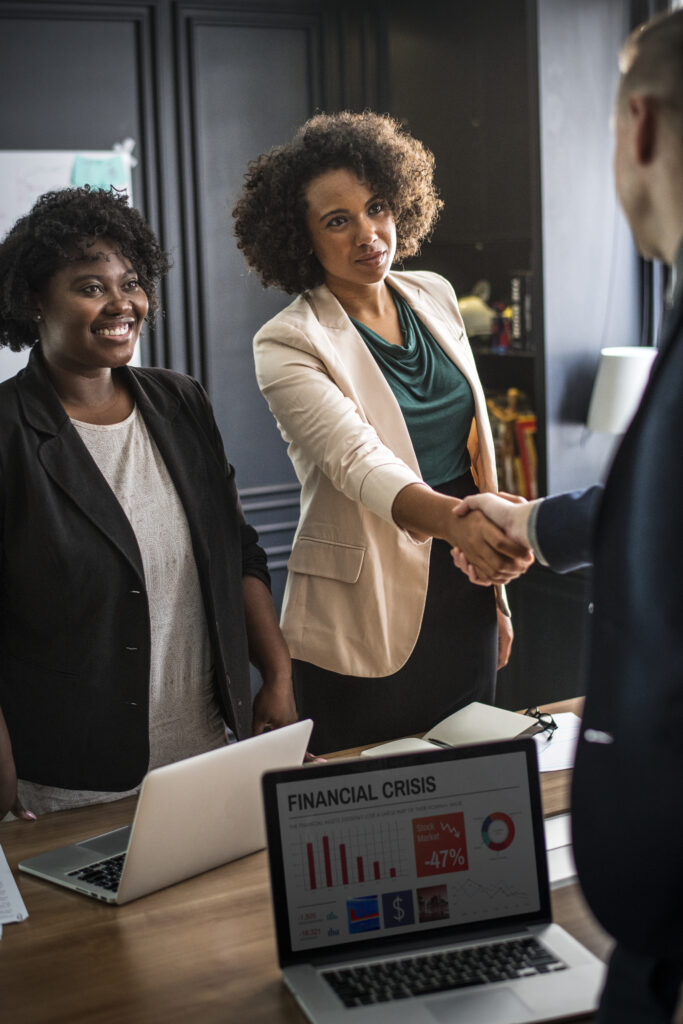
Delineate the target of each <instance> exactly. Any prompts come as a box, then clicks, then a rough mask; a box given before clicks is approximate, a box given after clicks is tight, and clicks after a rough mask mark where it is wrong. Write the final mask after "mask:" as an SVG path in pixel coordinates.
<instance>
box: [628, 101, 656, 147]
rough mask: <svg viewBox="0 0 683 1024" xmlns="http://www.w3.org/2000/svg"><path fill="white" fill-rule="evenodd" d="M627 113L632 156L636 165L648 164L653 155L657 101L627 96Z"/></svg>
mask: <svg viewBox="0 0 683 1024" xmlns="http://www.w3.org/2000/svg"><path fill="white" fill-rule="evenodd" d="M628 111H629V115H630V118H631V127H632V129H633V136H632V137H633V143H634V150H635V151H634V156H635V157H636V159H637V161H638V163H640V164H649V163H651V161H652V160H653V158H654V155H655V140H656V137H657V123H658V111H657V101H656V100H654V99H651V98H650V97H648V96H629V98H628Z"/></svg>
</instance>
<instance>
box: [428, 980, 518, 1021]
mask: <svg viewBox="0 0 683 1024" xmlns="http://www.w3.org/2000/svg"><path fill="white" fill-rule="evenodd" d="M424 1006H425V1009H428V1010H429V1012H430V1013H431V1014H432V1016H433V1017H434V1019H435V1020H438V1021H439V1024H453V1022H454V1021H467V1024H491V1021H492V1020H495V1021H496V1024H509V1022H510V1024H511V1022H513V1021H521V1020H528V1019H529V1007H528V1006H526V1005H525V1004H524V1003H523V1002H522V1001H521V999H518V998H517V996H516V995H514V994H513V993H512V992H511V991H510V989H509V988H498V989H494V990H493V991H491V992H486V991H485V990H484V991H479V992H468V993H463V994H462V995H461V996H454V997H452V998H451V999H440V1000H439V1001H438V1002H434V1003H429V1002H427V1003H425V1004H424ZM520 1011H521V1015H520Z"/></svg>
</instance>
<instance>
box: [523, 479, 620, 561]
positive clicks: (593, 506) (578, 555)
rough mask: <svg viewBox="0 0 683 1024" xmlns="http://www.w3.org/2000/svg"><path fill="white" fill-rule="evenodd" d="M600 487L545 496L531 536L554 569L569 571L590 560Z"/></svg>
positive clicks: (598, 485) (591, 558)
mask: <svg viewBox="0 0 683 1024" xmlns="http://www.w3.org/2000/svg"><path fill="white" fill-rule="evenodd" d="M602 494H603V487H602V486H601V485H600V484H596V485H595V486H594V487H589V488H588V489H587V490H585V491H571V492H567V493H566V494H556V495H553V496H552V497H550V498H545V499H544V500H543V501H541V502H539V504H538V512H537V514H536V517H535V522H534V526H533V527H532V531H531V532H532V534H535V535H532V536H530V540H531V541H532V543H533V545H534V547H535V548H536V549H537V550H538V551H539V553H540V555H541V556H542V560H543V561H545V562H546V564H547V565H549V566H550V568H551V569H554V570H555V572H570V571H571V570H572V569H579V568H581V566H584V565H592V564H593V545H594V536H595V526H596V523H597V518H598V511H599V509H600V503H601V501H602Z"/></svg>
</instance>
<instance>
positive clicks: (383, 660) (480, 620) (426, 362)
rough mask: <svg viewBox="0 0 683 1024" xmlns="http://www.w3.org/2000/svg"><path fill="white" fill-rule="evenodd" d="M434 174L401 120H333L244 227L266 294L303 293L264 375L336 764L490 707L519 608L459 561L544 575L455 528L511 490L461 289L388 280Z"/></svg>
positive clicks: (262, 196) (323, 734)
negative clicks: (471, 504) (497, 452)
mask: <svg viewBox="0 0 683 1024" xmlns="http://www.w3.org/2000/svg"><path fill="white" fill-rule="evenodd" d="M433 165H434V160H433V157H432V155H431V153H430V152H429V151H428V150H427V149H426V148H425V147H424V146H423V145H422V144H421V143H420V142H418V141H417V140H416V139H414V138H412V137H411V136H410V135H409V134H408V133H407V132H406V131H404V130H403V128H402V127H401V126H400V125H399V124H398V123H397V122H395V121H394V120H392V119H391V118H390V117H386V116H380V115H377V114H372V113H365V114H352V113H348V112H343V113H340V114H331V115H328V114H319V115H317V116H316V117H314V118H312V119H311V120H310V121H308V122H306V124H304V125H303V126H302V127H301V128H300V129H299V131H298V132H297V134H296V136H295V138H294V139H293V140H292V141H291V142H290V143H288V144H287V145H285V146H280V147H277V148H276V149H273V150H271V151H270V152H268V153H264V154H262V155H261V156H260V157H258V158H257V159H256V160H255V161H253V163H252V164H251V165H250V167H249V170H248V173H247V176H246V182H245V186H244V189H243V191H242V194H241V196H240V198H239V201H238V203H237V205H236V207H235V210H234V215H235V233H236V235H237V244H238V246H239V248H240V249H241V250H242V251H243V253H244V255H245V257H246V259H247V262H248V263H249V265H250V266H251V267H252V268H253V269H255V270H256V271H257V272H258V274H259V276H260V278H261V280H262V282H263V284H264V285H273V284H274V285H277V286H278V287H280V288H282V289H283V290H284V291H286V292H289V293H294V292H298V293H299V297H298V298H297V299H295V300H294V302H292V304H291V305H290V306H288V307H287V309H285V310H283V311H282V313H280V314H278V316H276V317H275V318H274V319H273V320H271V321H270V322H269V323H267V324H266V325H265V326H264V327H263V328H262V329H261V330H260V331H259V332H258V334H257V335H256V338H255V339H254V356H255V360H256V375H257V379H258V383H259V386H260V388H261V391H262V393H263V395H264V396H265V398H266V399H267V401H268V404H269V406H270V408H271V411H272V413H273V415H274V416H275V418H276V420H277V423H278V426H279V428H280V431H281V433H282V436H283V437H284V439H285V440H286V442H287V444H288V446H289V447H288V452H289V455H290V458H291V460H292V463H293V465H294V468H295V470H296V473H297V476H298V477H299V480H300V481H301V516H300V520H299V525H298V528H297V532H296V535H295V538H294V545H293V549H292V555H291V558H290V560H289V566H288V568H289V575H288V580H287V587H286V590H285V597H284V605H283V612H282V625H283V631H284V633H285V636H286V638H287V641H288V643H289V646H290V650H291V652H292V655H293V657H294V659H295V660H294V685H295V693H296V699H297V705H298V708H299V712H300V713H301V714H304V715H305V716H306V717H311V718H313V720H314V722H315V727H314V732H313V742H314V743H315V744H316V745H317V747H318V749H319V750H322V751H325V750H327V751H329V750H335V749H339V748H342V747H351V746H355V745H358V744H363V743H370V742H373V741H377V740H381V739H387V738H393V737H395V736H400V735H405V734H406V733H413V732H417V731H420V730H424V729H426V728H428V727H429V726H431V725H433V724H434V722H435V721H437V720H438V719H440V718H443V717H444V716H445V715H447V714H449V713H451V712H452V711H455V710H456V709H457V708H458V707H461V706H462V705H463V704H465V703H467V702H468V701H471V700H484V701H488V702H493V700H494V693H495V677H496V667H497V666H502V665H504V664H505V662H506V661H507V658H508V655H509V650H510V644H511V641H512V629H511V626H510V624H509V618H508V616H507V606H506V603H505V600H504V595H503V594H502V593H501V592H499V594H498V606H497V607H496V601H495V599H494V594H493V592H491V591H488V590H485V589H484V588H482V587H476V586H474V585H473V584H471V583H470V582H469V581H468V580H465V579H464V578H459V574H457V573H456V572H454V571H453V566H452V563H451V562H450V558H449V549H450V548H451V547H453V546H457V547H459V548H462V547H463V546H464V547H465V548H466V549H467V551H468V552H469V555H470V556H471V561H472V562H473V564H475V565H477V566H480V567H482V569H483V568H484V567H486V568H487V570H488V571H489V572H490V575H491V576H492V577H493V578H494V579H495V580H496V582H498V583H500V584H502V583H504V582H506V581H507V580H508V579H511V578H513V577H514V576H515V575H517V574H518V573H519V572H520V571H521V570H522V569H524V568H526V566H527V565H528V563H529V560H530V555H529V554H528V552H527V551H526V550H525V549H524V548H521V547H519V546H518V545H516V544H514V543H512V542H510V541H508V540H507V538H505V536H504V535H503V534H502V533H501V531H500V530H498V529H497V528H492V527H491V525H490V524H489V523H488V522H487V521H486V520H484V519H483V517H480V518H479V519H478V520H471V519H470V516H467V517H457V516H455V515H454V514H453V511H454V509H455V507H456V506H457V504H458V502H459V501H460V499H462V498H463V497H465V496H466V495H467V494H470V493H473V492H476V491H477V490H497V481H496V472H495V460H494V458H493V442H492V438H491V431H490V427H489V423H488V416H487V412H486V405H485V401H484V396H483V392H482V389H481V385H480V383H479V379H478V377H477V372H476V368H475V365H474V359H473V357H472V353H471V351H470V348H469V344H468V342H467V338H466V336H465V330H464V326H463V322H462V318H461V316H460V312H459V310H458V304H457V301H456V298H455V295H454V293H453V289H452V288H451V286H450V285H449V284H448V282H447V281H445V280H444V279H443V278H440V277H438V275H436V274H431V273H426V272H418V273H409V272H405V271H399V272H397V271H392V264H394V263H395V262H396V261H397V260H403V259H405V258H407V257H409V256H412V255H415V254H416V253H417V252H418V251H419V248H420V244H421V242H422V241H423V240H424V239H425V238H426V237H427V236H428V235H429V233H430V231H431V229H432V228H433V226H434V222H435V220H436V217H437V215H438V213H439V210H440V208H441V201H440V199H439V198H438V195H437V192H436V188H435V186H434V182H433V170H434V166H433ZM463 525H464V526H465V527H466V528H465V529H464V530H463V529H462V526H463ZM430 540H431V544H430V543H429V541H430Z"/></svg>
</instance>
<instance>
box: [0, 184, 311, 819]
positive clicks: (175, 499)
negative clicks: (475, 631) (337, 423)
mask: <svg viewBox="0 0 683 1024" xmlns="http://www.w3.org/2000/svg"><path fill="white" fill-rule="evenodd" d="M168 266H169V263H168V259H167V256H166V254H165V253H164V252H163V251H162V250H161V249H160V247H159V243H158V242H157V240H156V238H155V236H154V234H153V232H152V231H151V229H150V228H149V227H148V226H147V224H146V223H145V221H144V220H143V218H142V217H141V215H140V214H139V213H138V212H137V211H136V210H134V209H132V208H131V207H129V206H128V203H127V199H126V197H125V195H122V194H118V193H116V192H115V191H114V190H110V191H104V190H90V189H89V188H84V189H65V190H63V191H59V192H50V193H47V194H46V195H44V196H42V197H41V199H39V200H38V202H37V203H36V204H35V206H34V207H33V209H32V210H31V211H30V213H28V214H27V215H26V216H25V217H22V218H21V219H20V220H19V221H18V222H17V223H16V224H15V226H14V227H13V228H12V230H11V231H10V232H9V234H8V235H7V236H6V238H5V239H4V241H3V242H2V244H1V245H0V344H2V345H6V346H9V347H10V348H12V349H14V350H16V351H19V350H20V349H22V348H25V347H27V346H31V353H30V356H29V360H28V365H27V367H26V368H25V369H24V370H22V371H20V372H19V373H18V374H17V375H16V376H15V377H13V378H12V379H11V380H8V381H5V382H4V383H2V384H0V526H1V541H0V545H1V546H0V608H1V614H0V708H2V711H0V818H2V816H3V815H4V814H5V813H6V812H7V811H8V810H12V811H13V813H14V814H15V815H16V816H17V817H20V818H24V819H25V820H30V819H32V818H34V817H35V812H38V813H42V812H45V811H51V810H57V809H61V808H64V807H73V806H79V805H83V804H88V803H96V802H101V801H105V800H111V799H117V798H118V797H121V796H126V795H127V794H128V793H129V792H132V791H135V789H136V788H137V787H138V785H139V784H140V782H141V780H142V778H143V776H144V775H145V773H146V772H147V770H148V768H150V767H156V766H157V765H160V764H166V763H169V762H172V761H177V760H180V759H181V758H184V757H189V756H191V755H193V754H196V753H199V752H202V751H205V750H209V749H212V748H214V747H218V746H221V745H223V744H224V743H225V742H226V729H225V726H226V723H227V725H228V726H229V727H230V728H231V729H232V730H233V731H234V732H235V734H236V735H237V736H238V738H241V737H242V736H245V735H248V734H249V733H250V732H251V731H252V729H253V730H254V731H255V732H260V731H262V730H263V729H264V728H266V727H267V726H271V727H273V726H278V725H284V724H286V723H288V722H291V721H293V720H294V719H295V717H296V712H295V708H294V700H293V695H292V691H291V666H290V660H289V654H288V652H287V648H286V645H285V642H284V640H283V638H282V634H281V632H280V629H279V626H278V623H277V618H276V615H275V610H274V608H273V604H272V601H271V597H270V591H269V577H268V572H267V568H266V558H265V554H264V552H263V550H262V549H261V548H260V547H259V545H258V543H257V540H258V538H257V535H256V532H255V531H254V530H253V529H252V528H251V527H250V526H248V525H247V523H246V522H245V521H244V517H243V516H242V512H241V509H240V505H239V500H238V497H237V491H236V488H235V481H234V471H233V469H232V467H231V466H230V465H229V463H228V462H227V460H226V457H225V453H224V451H223V446H222V442H221V439H220V435H219V433H218V428H217V427H216V424H215V422H214V419H213V414H212V411H211V406H210V404H209V401H208V398H207V395H206V393H205V392H204V390H203V389H202V388H201V387H200V385H199V384H198V383H197V382H196V381H194V380H192V379H191V378H189V377H185V376H183V375H181V374H178V373H173V372H172V371H169V370H158V369H140V368H133V367H130V366H129V365H128V364H129V362H130V360H131V357H132V355H133V352H134V349H135V345H136V343H137V340H138V337H139V335H140V330H141V328H142V325H143V321H144V320H145V319H146V318H147V317H148V316H149V314H150V311H153V310H154V309H156V306H157V300H156V296H155V289H156V286H157V284H158V282H159V280H160V278H161V277H162V276H163V274H165V273H166V271H167V270H168ZM250 655H251V657H252V660H253V661H254V663H255V664H256V665H257V666H258V668H259V669H260V671H261V674H262V676H263V680H264V682H263V687H262V689H261V690H260V692H259V694H258V695H257V698H256V701H255V704H254V710H253V718H252V714H251V711H250V709H251V699H250V682H249V656H250ZM3 712H4V714H3ZM17 777H18V781H17Z"/></svg>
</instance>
